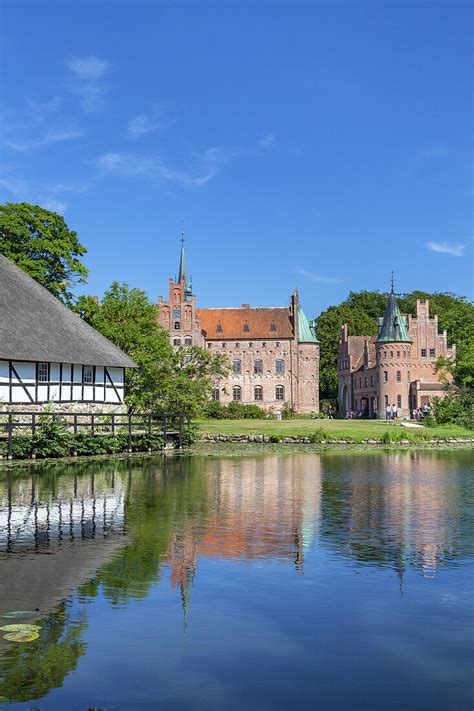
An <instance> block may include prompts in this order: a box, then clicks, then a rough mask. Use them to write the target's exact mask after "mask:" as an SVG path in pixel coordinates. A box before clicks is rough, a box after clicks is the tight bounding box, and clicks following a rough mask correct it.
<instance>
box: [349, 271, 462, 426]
mask: <svg viewBox="0 0 474 711" xmlns="http://www.w3.org/2000/svg"><path fill="white" fill-rule="evenodd" d="M441 356H444V357H446V358H450V359H452V360H454V359H455V357H456V346H452V347H448V342H447V333H446V331H443V333H439V332H438V317H437V316H432V317H430V312H429V302H428V300H426V301H420V300H417V302H416V317H413V316H411V315H408V316H404V315H402V314H401V313H400V309H399V306H398V303H397V300H396V298H395V294H394V291H393V280H392V289H391V293H390V296H389V298H388V303H387V307H386V310H385V315H384V316H383V318H380V319H379V331H378V334H377V336H349V335H348V328H347V324H345V325H344V326H342V329H341V337H340V340H339V357H338V394H339V414H340V415H341V416H342V417H344V416H345V415H346V413H347V412H348V411H350V410H353V411H358V412H362V413H363V414H364V416H367V417H369V418H372V417H377V418H378V419H383V418H384V417H385V412H386V407H387V406H393V405H396V406H397V408H398V416H399V417H410V414H411V412H412V411H413V410H414V409H416V408H418V407H423V405H425V404H429V401H430V398H431V397H433V396H443V395H445V391H444V389H443V385H442V383H440V381H439V378H438V375H437V373H436V370H435V362H436V360H437V359H438V358H440V357H441Z"/></svg>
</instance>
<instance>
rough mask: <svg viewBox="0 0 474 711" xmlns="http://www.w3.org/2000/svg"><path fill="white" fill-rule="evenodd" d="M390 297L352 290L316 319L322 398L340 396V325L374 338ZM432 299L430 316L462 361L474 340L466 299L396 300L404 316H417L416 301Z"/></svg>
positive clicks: (472, 310) (472, 308) (473, 313)
mask: <svg viewBox="0 0 474 711" xmlns="http://www.w3.org/2000/svg"><path fill="white" fill-rule="evenodd" d="M387 298H388V294H382V293H380V292H378V291H359V292H354V291H351V292H350V293H349V296H348V297H347V299H345V300H344V301H343V302H342V303H340V304H338V305H335V306H330V307H329V308H328V309H326V310H325V311H323V312H322V313H321V314H320V315H319V316H318V317H317V318H316V332H317V334H318V338H319V340H320V341H321V363H320V387H321V398H335V397H337V356H338V350H339V337H340V330H341V326H342V325H343V324H345V323H347V324H348V328H349V335H351V336H365V335H367V336H373V335H375V334H376V333H377V327H378V317H379V316H383V314H384V312H385V307H386V304H387ZM417 299H429V301H430V314H431V315H434V314H437V315H438V323H439V329H440V331H443V330H444V329H446V330H447V331H448V342H449V344H452V343H455V344H456V346H457V358H458V361H459V362H462V361H463V359H464V358H465V356H464V354H465V352H466V351H467V350H468V348H469V344H470V343H472V342H473V341H474V305H473V304H472V303H470V302H469V301H467V300H466V298H465V297H463V296H456V295H455V294H451V293H443V292H435V293H433V294H429V293H427V292H424V291H413V292H410V293H408V294H402V295H400V296H398V297H397V300H398V304H399V306H400V309H401V311H402V313H411V314H415V313H416V300H417Z"/></svg>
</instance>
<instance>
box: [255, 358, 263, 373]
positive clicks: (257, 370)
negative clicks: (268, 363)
mask: <svg viewBox="0 0 474 711" xmlns="http://www.w3.org/2000/svg"><path fill="white" fill-rule="evenodd" d="M253 373H254V375H261V374H262V373H263V360H254V362H253Z"/></svg>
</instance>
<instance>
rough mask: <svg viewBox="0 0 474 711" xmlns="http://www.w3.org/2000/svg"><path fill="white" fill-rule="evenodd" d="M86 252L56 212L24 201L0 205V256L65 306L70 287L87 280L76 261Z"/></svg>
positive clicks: (80, 263)
mask: <svg viewBox="0 0 474 711" xmlns="http://www.w3.org/2000/svg"><path fill="white" fill-rule="evenodd" d="M86 251H87V250H86V248H85V247H84V246H83V245H82V244H81V243H80V242H79V240H78V238H77V234H76V233H75V232H74V231H73V230H70V229H69V228H68V226H67V225H66V223H65V221H64V217H62V216H61V215H58V214H57V213H56V212H51V211H50V210H45V209H44V208H43V207H39V206H38V205H29V204H28V203H26V202H22V203H6V204H5V205H0V254H3V255H5V257H8V259H10V260H11V261H12V262H14V263H15V264H17V265H18V266H19V267H21V268H22V269H23V270H24V271H25V272H26V273H27V274H29V275H30V276H32V277H33V278H34V279H36V281H38V282H39V283H40V284H42V285H43V286H44V287H46V289H48V291H50V292H51V293H52V294H54V296H57V297H58V298H59V299H61V301H63V302H64V303H66V304H71V303H72V299H73V297H72V292H71V287H72V286H73V285H74V284H77V283H85V282H86V281H87V275H88V270H87V268H86V267H85V266H84V264H83V263H82V262H81V261H80V257H82V256H83V255H84V254H85V253H86Z"/></svg>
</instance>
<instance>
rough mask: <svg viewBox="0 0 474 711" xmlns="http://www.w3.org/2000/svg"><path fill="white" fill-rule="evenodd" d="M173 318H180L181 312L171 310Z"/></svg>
mask: <svg viewBox="0 0 474 711" xmlns="http://www.w3.org/2000/svg"><path fill="white" fill-rule="evenodd" d="M173 318H181V310H180V309H173Z"/></svg>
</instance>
